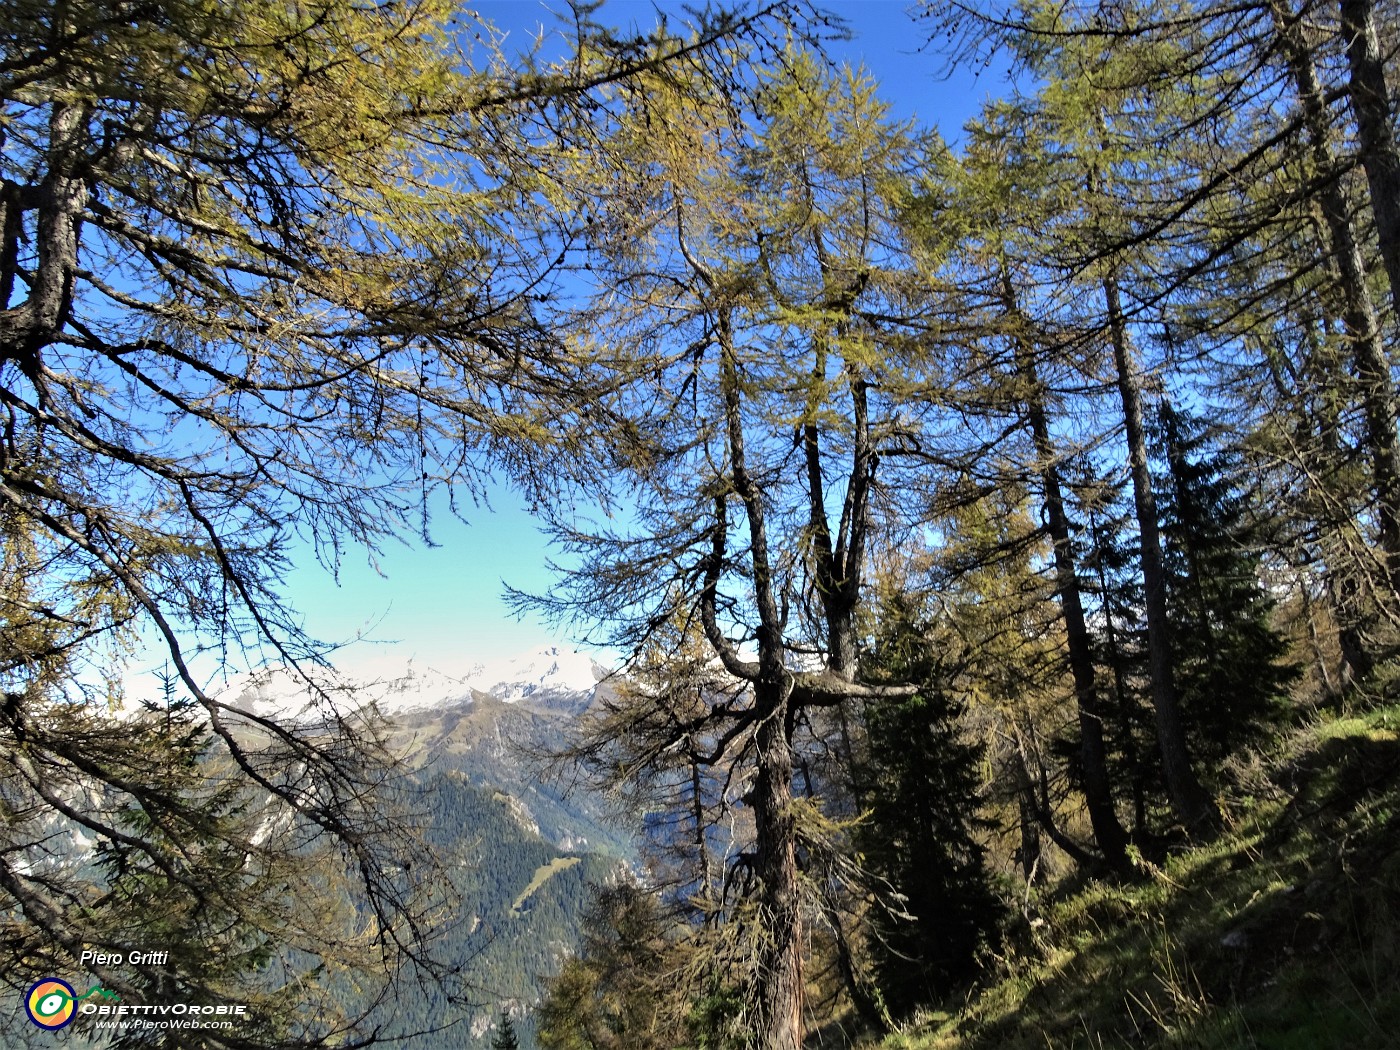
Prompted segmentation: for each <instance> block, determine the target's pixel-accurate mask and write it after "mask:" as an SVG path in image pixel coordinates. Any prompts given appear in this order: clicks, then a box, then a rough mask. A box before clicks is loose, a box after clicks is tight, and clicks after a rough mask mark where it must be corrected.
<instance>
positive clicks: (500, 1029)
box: [491, 1010, 520, 1050]
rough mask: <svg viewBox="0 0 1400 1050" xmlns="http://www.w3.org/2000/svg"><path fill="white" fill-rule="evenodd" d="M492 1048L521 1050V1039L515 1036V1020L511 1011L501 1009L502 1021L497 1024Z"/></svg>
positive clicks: (495, 1049) (492, 1049) (496, 1049)
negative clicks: (511, 1015)
mask: <svg viewBox="0 0 1400 1050" xmlns="http://www.w3.org/2000/svg"><path fill="white" fill-rule="evenodd" d="M491 1050H520V1040H518V1039H516V1037H515V1022H513V1021H512V1020H511V1019H510V1014H509V1012H507V1011H505V1010H502V1011H501V1023H500V1024H498V1025H497V1026H496V1036H495V1038H493V1039H492V1040H491Z"/></svg>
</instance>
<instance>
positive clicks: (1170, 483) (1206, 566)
mask: <svg viewBox="0 0 1400 1050" xmlns="http://www.w3.org/2000/svg"><path fill="white" fill-rule="evenodd" d="M1155 429H1156V438H1157V446H1158V447H1157V452H1158V455H1159V456H1160V457H1161V458H1162V459H1164V460H1165V463H1166V468H1167V469H1166V470H1165V471H1163V473H1162V481H1161V485H1160V487H1159V499H1158V504H1159V507H1160V509H1161V514H1162V535H1163V540H1164V543H1163V548H1164V551H1163V553H1164V558H1165V562H1166V568H1167V605H1168V608H1169V610H1170V615H1171V618H1172V638H1173V648H1174V662H1175V664H1176V668H1177V678H1178V681H1179V683H1180V688H1181V697H1182V708H1183V712H1184V714H1185V718H1186V723H1187V729H1188V733H1189V734H1190V736H1191V738H1192V748H1193V751H1194V752H1195V753H1196V754H1197V755H1199V756H1200V758H1201V759H1202V761H1203V764H1204V766H1205V768H1207V769H1218V768H1219V766H1220V764H1221V763H1222V762H1223V761H1224V760H1225V759H1226V758H1228V757H1229V756H1230V755H1231V754H1233V753H1234V752H1235V751H1236V750H1237V749H1239V748H1240V747H1242V746H1245V745H1247V744H1248V743H1249V742H1250V741H1252V740H1257V739H1258V737H1259V736H1260V734H1261V733H1263V732H1265V731H1266V730H1267V729H1268V727H1269V726H1270V724H1272V723H1274V722H1276V721H1277V719H1278V718H1279V715H1280V713H1281V704H1282V700H1283V698H1284V696H1285V691H1286V687H1287V685H1288V683H1289V682H1291V681H1292V680H1293V678H1294V677H1295V675H1296V671H1295V669H1294V668H1292V667H1291V666H1289V665H1288V664H1287V663H1285V661H1284V656H1285V654H1286V651H1287V643H1286V640H1285V639H1284V638H1283V637H1282V636H1281V635H1280V634H1279V633H1278V632H1277V631H1276V630H1274V628H1273V626H1272V624H1271V622H1270V621H1271V617H1272V614H1273V611H1274V608H1275V602H1274V599H1273V598H1272V597H1271V596H1270V595H1269V593H1268V591H1267V590H1266V589H1265V587H1264V584H1263V582H1262V581H1261V580H1260V577H1259V571H1260V563H1261V561H1262V550H1261V546H1260V543H1259V529H1258V527H1257V526H1255V525H1254V524H1252V523H1251V522H1250V520H1249V517H1248V505H1247V500H1246V494H1245V493H1244V492H1242V491H1241V489H1240V484H1239V478H1240V477H1241V476H1242V470H1241V467H1242V464H1241V456H1240V454H1239V453H1238V452H1232V451H1230V450H1229V449H1221V448H1214V449H1213V448H1212V447H1211V440H1212V438H1213V437H1214V436H1216V435H1215V433H1214V432H1213V431H1212V430H1211V429H1210V428H1208V427H1207V426H1205V424H1204V423H1203V422H1202V421H1201V420H1199V419H1195V418H1193V417H1192V416H1190V415H1189V414H1187V413H1185V412H1183V411H1180V410H1178V409H1176V408H1174V407H1172V405H1170V404H1169V403H1163V404H1162V406H1161V408H1160V409H1159V411H1158V418H1157V426H1156V428H1155Z"/></svg>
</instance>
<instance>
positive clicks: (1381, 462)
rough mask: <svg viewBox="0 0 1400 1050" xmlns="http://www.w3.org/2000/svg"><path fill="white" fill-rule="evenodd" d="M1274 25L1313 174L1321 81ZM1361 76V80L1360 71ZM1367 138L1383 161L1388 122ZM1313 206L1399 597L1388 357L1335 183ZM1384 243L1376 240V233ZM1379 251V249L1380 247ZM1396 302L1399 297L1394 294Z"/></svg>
mask: <svg viewBox="0 0 1400 1050" xmlns="http://www.w3.org/2000/svg"><path fill="white" fill-rule="evenodd" d="M1358 6H1362V7H1364V6H1366V5H1365V4H1364V3H1363V4H1357V3H1356V2H1355V0H1343V3H1342V7H1343V12H1344V17H1345V12H1346V10H1347V9H1349V8H1353V7H1358ZM1271 11H1272V13H1273V18H1274V25H1275V27H1276V29H1277V31H1278V34H1279V40H1280V43H1281V45H1282V49H1283V55H1284V58H1285V59H1286V61H1287V62H1288V67H1289V71H1290V73H1291V74H1292V76H1293V81H1294V85H1295V87H1296V88H1297V91H1298V99H1299V102H1300V104H1301V106H1302V109H1303V122H1304V126H1305V128H1306V129H1307V133H1308V146H1309V152H1310V154H1311V159H1312V162H1313V164H1314V166H1315V167H1316V168H1317V169H1318V171H1319V172H1326V171H1329V170H1330V169H1331V168H1332V167H1334V166H1335V158H1334V157H1333V155H1332V147H1331V131H1330V128H1329V126H1328V121H1327V112H1326V106H1325V103H1324V101H1323V94H1322V84H1321V81H1320V79H1319V77H1318V74H1317V67H1316V64H1315V63H1314V62H1313V58H1312V53H1311V52H1310V51H1309V49H1308V47H1307V46H1306V42H1305V41H1304V40H1303V39H1302V36H1301V32H1302V31H1301V28H1300V27H1299V25H1298V23H1297V21H1296V20H1293V19H1291V18H1290V17H1289V16H1288V15H1286V14H1285V13H1284V11H1283V9H1282V7H1281V5H1280V3H1279V2H1275V3H1274V4H1272V5H1271ZM1353 15H1354V16H1355V17H1358V18H1361V17H1363V16H1362V14H1361V13H1358V12H1353ZM1365 15H1366V16H1367V17H1366V18H1365V20H1366V21H1367V22H1368V24H1369V8H1367V11H1366V12H1365ZM1370 28H1371V43H1370V48H1371V50H1374V48H1375V39H1374V37H1375V27H1374V25H1371V27H1370ZM1352 44H1354V45H1356V46H1355V47H1354V48H1353V47H1349V48H1348V55H1349V56H1351V54H1352V51H1353V50H1361V51H1365V50H1366V48H1365V47H1364V46H1362V45H1361V44H1360V43H1358V41H1356V40H1353V41H1352ZM1357 64H1358V60H1357V59H1355V58H1354V57H1353V58H1352V67H1353V73H1352V82H1353V84H1352V95H1353V105H1354V106H1355V107H1356V109H1357V114H1358V124H1359V123H1360V119H1361V118H1360V114H1361V108H1362V103H1361V102H1359V101H1356V98H1357V92H1358V88H1357V87H1356V81H1357V79H1358V75H1357V72H1356V67H1357ZM1360 65H1361V67H1362V72H1363V74H1366V75H1367V76H1369V75H1370V74H1371V73H1372V72H1373V71H1372V70H1371V68H1370V63H1369V62H1368V61H1361V62H1360ZM1363 79H1366V77H1365V76H1363ZM1379 92H1380V94H1379V100H1378V102H1377V101H1375V100H1373V99H1372V95H1371V93H1370V92H1367V91H1362V94H1363V95H1364V96H1365V98H1366V100H1367V111H1368V113H1370V114H1371V116H1372V117H1373V118H1374V117H1375V114H1374V112H1372V111H1373V110H1374V109H1375V108H1376V107H1377V105H1379V106H1380V108H1381V109H1383V110H1384V111H1385V112H1388V111H1389V105H1388V103H1387V102H1386V100H1385V84H1384V77H1383V75H1382V79H1381V84H1380V88H1379ZM1359 130H1360V132H1361V138H1362V156H1363V162H1364V160H1365V157H1366V154H1367V148H1368V147H1367V145H1366V141H1367V135H1366V133H1365V131H1364V129H1359ZM1370 137H1371V138H1372V139H1374V140H1380V141H1377V142H1373V143H1372V146H1371V152H1372V153H1375V154H1385V153H1386V151H1387V146H1388V152H1389V155H1390V159H1391V160H1392V161H1393V160H1394V153H1395V143H1394V140H1393V139H1392V138H1390V136H1389V131H1388V128H1387V129H1385V132H1384V134H1381V133H1379V132H1377V131H1375V129H1372V133H1371V136H1370ZM1372 167H1378V168H1380V169H1382V170H1381V172H1380V175H1379V176H1378V177H1371V170H1372ZM1386 167H1387V166H1386V165H1385V164H1384V163H1377V164H1374V165H1368V166H1367V175H1368V179H1369V181H1370V184H1371V192H1372V197H1373V201H1374V198H1375V194H1376V192H1377V190H1378V189H1383V188H1384V186H1383V183H1384V180H1385V179H1386V178H1387V177H1388V178H1390V179H1391V182H1390V192H1391V193H1392V194H1393V195H1400V175H1397V174H1396V173H1395V172H1389V173H1388V174H1387V171H1386V170H1385V169H1386ZM1317 203H1318V208H1319V209H1320V211H1321V212H1322V218H1323V222H1324V224H1325V225H1326V227H1327V235H1328V240H1329V242H1330V243H1329V244H1328V246H1327V247H1328V251H1327V256H1328V261H1329V264H1330V265H1329V268H1330V269H1331V270H1332V272H1333V273H1334V275H1335V276H1336V278H1337V282H1338V284H1339V285H1340V290H1341V296H1342V302H1341V310H1340V313H1341V322H1342V325H1343V327H1344V328H1345V330H1346V334H1347V339H1348V341H1349V343H1350V346H1351V352H1352V358H1353V361H1354V362H1355V367H1356V373H1357V375H1358V377H1359V378H1360V380H1361V403H1362V411H1363V413H1364V416H1365V419H1366V445H1367V449H1368V452H1369V457H1368V458H1369V459H1370V462H1371V476H1372V485H1373V486H1374V489H1375V494H1376V521H1377V531H1378V533H1379V540H1380V547H1381V552H1382V554H1383V556H1384V558H1385V574H1384V575H1385V583H1386V585H1387V587H1388V588H1389V591H1390V593H1391V594H1392V595H1400V438H1397V435H1396V424H1397V410H1396V401H1397V397H1396V392H1395V383H1394V380H1393V378H1392V376H1391V369H1390V360H1389V357H1388V355H1387V354H1386V352H1385V347H1384V345H1383V344H1382V342H1381V334H1380V323H1379V321H1378V319H1377V315H1376V308H1375V304H1374V303H1373V302H1372V300H1371V292H1370V284H1369V275H1368V274H1367V272H1366V262H1365V259H1364V258H1363V257H1362V254H1361V247H1360V244H1359V240H1358V238H1357V236H1356V230H1355V227H1354V225H1353V223H1352V219H1351V212H1350V209H1349V208H1348V206H1347V201H1346V198H1345V196H1344V195H1343V192H1342V185H1341V183H1340V182H1338V181H1337V180H1336V179H1329V180H1327V181H1326V182H1324V183H1323V186H1322V189H1321V191H1320V192H1319V194H1318V202H1317ZM1386 207H1387V208H1389V209H1390V210H1393V211H1396V212H1397V215H1396V216H1394V217H1393V218H1391V219H1387V221H1393V222H1394V223H1395V229H1393V230H1392V231H1391V233H1392V235H1393V236H1394V237H1395V239H1396V245H1395V248H1396V250H1397V253H1400V196H1393V197H1392V198H1391V199H1390V200H1388V201H1387V204H1386ZM1374 210H1375V212H1376V224H1377V229H1378V230H1379V229H1380V227H1381V224H1382V210H1383V209H1382V208H1381V207H1380V205H1379V203H1377V204H1376V207H1375V209H1374ZM1382 244H1383V245H1384V239H1382ZM1382 255H1383V257H1384V251H1383V252H1382ZM1395 262H1396V269H1394V270H1391V274H1390V276H1391V282H1392V287H1394V285H1395V282H1396V280H1397V278H1400V254H1397V258H1396V260H1395ZM1386 266H1387V269H1390V266H1391V263H1390V260H1389V259H1387V260H1386ZM1397 303H1400V300H1397Z"/></svg>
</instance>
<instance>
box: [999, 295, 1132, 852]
mask: <svg viewBox="0 0 1400 1050" xmlns="http://www.w3.org/2000/svg"><path fill="white" fill-rule="evenodd" d="M1001 282H1002V296H1003V304H1004V306H1005V307H1006V309H1007V311H1008V313H1009V314H1010V316H1011V317H1012V318H1015V319H1020V318H1021V317H1022V315H1021V312H1020V309H1019V307H1018V305H1017V303H1016V298H1015V291H1014V289H1013V288H1012V286H1011V279H1010V276H1009V275H1008V274H1007V273H1006V271H1005V270H1003V271H1002V274H1001ZM1013 340H1014V344H1015V354H1016V368H1017V371H1018V372H1019V373H1020V378H1021V381H1022V383H1023V384H1024V386H1025V390H1026V393H1025V395H1024V396H1025V406H1026V415H1027V417H1028V419H1029V421H1030V425H1031V439H1032V441H1033V442H1034V445H1035V455H1036V461H1037V464H1038V472H1039V474H1040V480H1041V486H1042V488H1043V489H1044V494H1045V518H1046V526H1047V528H1048V529H1049V532H1050V542H1051V545H1052V547H1053V550H1054V559H1055V593H1056V595H1057V597H1058V598H1059V600H1060V611H1061V615H1063V617H1064V621H1065V645H1066V648H1067V650H1068V656H1069V669H1070V677H1071V678H1072V679H1073V681H1074V698H1075V707H1076V711H1077V712H1078V720H1079V740H1080V755H1079V761H1080V765H1081V767H1082V768H1081V773H1082V775H1083V779H1084V802H1085V806H1086V808H1087V809H1088V811H1089V824H1090V826H1091V827H1092V828H1093V830H1094V841H1095V842H1097V843H1098V846H1099V850H1100V851H1101V852H1102V853H1103V857H1104V861H1105V862H1106V863H1107V864H1108V866H1109V867H1110V868H1112V869H1114V870H1115V871H1120V872H1126V871H1128V870H1130V868H1131V865H1130V864H1129V861H1128V854H1127V845H1128V836H1127V834H1126V832H1124V830H1123V825H1122V824H1121V823H1119V821H1118V815H1117V813H1116V812H1115V810H1114V805H1113V791H1112V784H1111V782H1110V779H1109V775H1108V758H1107V749H1106V747H1105V745H1104V732H1103V726H1104V720H1103V710H1102V705H1101V704H1100V703H1099V690H1098V684H1097V682H1096V681H1095V675H1094V656H1093V652H1092V649H1091V646H1090V642H1089V629H1088V626H1087V625H1086V623H1085V620H1084V603H1083V601H1082V599H1081V596H1080V588H1079V575H1078V573H1076V571H1075V566H1074V549H1073V547H1072V545H1071V540H1070V526H1069V516H1068V514H1067V513H1066V511H1065V501H1064V494H1063V491H1062V490H1061V487H1060V470H1059V466H1058V457H1057V456H1056V453H1055V447H1054V442H1053V441H1052V440H1051V437H1050V423H1049V419H1048V418H1047V415H1046V411H1045V399H1044V393H1043V391H1042V389H1041V385H1040V377H1039V376H1038V375H1037V371H1036V366H1035V359H1034V357H1033V355H1032V352H1031V349H1030V347H1028V346H1027V345H1026V342H1025V340H1024V339H1023V338H1022V336H1021V335H1020V334H1017V335H1015V336H1013Z"/></svg>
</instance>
